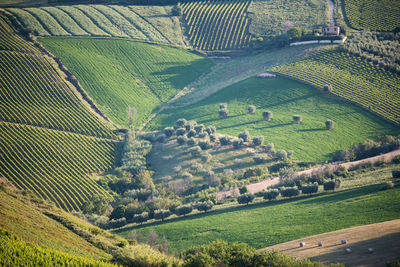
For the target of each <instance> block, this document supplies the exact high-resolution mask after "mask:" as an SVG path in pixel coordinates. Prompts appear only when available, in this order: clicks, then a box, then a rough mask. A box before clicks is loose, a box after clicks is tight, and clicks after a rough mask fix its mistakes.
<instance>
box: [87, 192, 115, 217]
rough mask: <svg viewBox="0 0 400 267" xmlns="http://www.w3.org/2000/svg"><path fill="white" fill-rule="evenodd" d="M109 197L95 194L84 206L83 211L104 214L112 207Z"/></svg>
mask: <svg viewBox="0 0 400 267" xmlns="http://www.w3.org/2000/svg"><path fill="white" fill-rule="evenodd" d="M108 203H109V199H108V198H106V197H105V196H102V195H95V196H93V197H92V198H91V199H90V200H89V201H87V202H85V203H84V204H83V206H82V212H83V213H86V214H93V213H94V214H97V215H104V214H105V213H106V212H107V211H108V210H110V209H111V206H110V204H108Z"/></svg>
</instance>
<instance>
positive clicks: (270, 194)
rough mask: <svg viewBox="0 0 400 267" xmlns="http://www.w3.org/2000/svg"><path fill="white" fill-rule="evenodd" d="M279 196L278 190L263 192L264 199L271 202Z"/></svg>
mask: <svg viewBox="0 0 400 267" xmlns="http://www.w3.org/2000/svg"><path fill="white" fill-rule="evenodd" d="M278 196H279V191H278V190H277V189H271V190H268V191H264V192H263V197H264V199H268V200H269V201H271V200H273V199H276V198H277V197H278Z"/></svg>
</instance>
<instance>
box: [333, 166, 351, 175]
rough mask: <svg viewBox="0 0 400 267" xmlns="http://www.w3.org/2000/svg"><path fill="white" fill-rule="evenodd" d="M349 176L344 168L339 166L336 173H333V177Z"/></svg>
mask: <svg viewBox="0 0 400 267" xmlns="http://www.w3.org/2000/svg"><path fill="white" fill-rule="evenodd" d="M348 174H349V172H348V171H347V169H346V167H345V166H342V165H341V166H339V167H338V168H337V169H336V171H335V175H337V176H342V177H347V175H348Z"/></svg>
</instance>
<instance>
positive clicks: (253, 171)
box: [243, 168, 262, 179]
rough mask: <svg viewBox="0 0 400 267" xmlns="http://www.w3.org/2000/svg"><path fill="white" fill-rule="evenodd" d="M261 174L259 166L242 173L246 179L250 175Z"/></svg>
mask: <svg viewBox="0 0 400 267" xmlns="http://www.w3.org/2000/svg"><path fill="white" fill-rule="evenodd" d="M261 174H262V170H261V169H260V168H255V169H247V170H246V171H245V172H244V174H243V178H244V179H247V178H250V177H255V176H261Z"/></svg>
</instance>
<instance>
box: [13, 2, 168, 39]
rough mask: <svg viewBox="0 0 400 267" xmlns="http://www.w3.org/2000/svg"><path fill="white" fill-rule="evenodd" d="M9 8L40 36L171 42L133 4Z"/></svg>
mask: <svg viewBox="0 0 400 267" xmlns="http://www.w3.org/2000/svg"><path fill="white" fill-rule="evenodd" d="M8 11H9V12H11V13H12V14H13V15H14V16H15V17H16V18H17V19H18V20H19V21H20V22H21V23H22V24H23V25H24V26H25V27H28V28H32V29H35V30H37V32H38V34H39V35H41V36H49V35H51V36H71V35H72V36H112V37H118V38H131V39H135V40H144V41H152V42H158V43H170V41H169V40H168V39H167V38H166V37H165V36H164V35H163V34H162V32H161V31H160V30H159V29H157V28H156V27H155V26H154V25H152V24H151V23H150V22H149V21H148V20H146V19H144V18H143V17H142V16H141V15H139V14H138V13H136V12H135V7H134V6H119V5H71V6H52V7H38V8H36V7H35V8H24V9H18V8H9V9H8ZM168 16H169V15H168ZM170 30H172V29H170Z"/></svg>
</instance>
